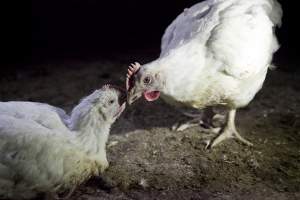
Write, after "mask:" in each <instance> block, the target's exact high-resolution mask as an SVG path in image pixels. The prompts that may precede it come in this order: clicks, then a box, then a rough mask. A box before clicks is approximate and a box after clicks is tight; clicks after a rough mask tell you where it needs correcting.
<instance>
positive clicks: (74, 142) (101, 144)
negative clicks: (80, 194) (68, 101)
mask: <svg viewBox="0 0 300 200" xmlns="http://www.w3.org/2000/svg"><path fill="white" fill-rule="evenodd" d="M121 99H122V98H121V92H120V91H119V90H118V89H115V88H113V87H111V86H108V85H106V86H104V87H103V88H101V89H100V90H96V91H95V92H94V93H92V94H91V95H89V96H87V97H86V98H84V99H83V100H82V101H81V102H80V104H79V105H77V106H76V107H75V108H74V109H73V111H72V114H71V116H70V117H69V116H68V115H66V114H65V112H64V111H63V110H61V109H59V108H56V107H53V106H50V105H47V104H41V103H33V102H1V103H0V199H2V198H5V199H7V198H8V199H29V198H33V197H35V196H36V195H38V194H40V193H47V194H49V195H55V194H56V193H57V192H60V191H64V190H72V189H73V188H75V187H76V186H77V185H79V184H80V183H82V182H83V181H85V180H87V179H88V178H89V177H91V176H96V175H99V173H100V172H102V171H103V170H105V169H106V168H107V167H108V162H107V158H106V150H105V144H106V142H107V138H108V135H109V131H110V127H111V125H112V123H113V122H114V121H115V120H116V119H117V118H118V117H119V116H120V114H121V113H122V111H123V110H124V108H125V103H123V104H122V105H121V103H120V101H121ZM123 100H124V99H123Z"/></svg>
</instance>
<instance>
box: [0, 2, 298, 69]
mask: <svg viewBox="0 0 300 200" xmlns="http://www.w3.org/2000/svg"><path fill="white" fill-rule="evenodd" d="M197 2H199V0H181V1H180V0H162V1H150V0H149V1H142V0H140V1H138V0H131V1H130V0H123V1H121V0H120V1H114V0H111V1H101V0H60V1H59V0H32V1H31V2H29V1H26V2H25V1H11V2H10V5H3V6H1V7H2V9H4V11H5V14H3V17H2V20H3V23H2V33H4V36H2V39H3V42H2V45H1V47H2V49H3V52H4V53H2V55H3V58H2V59H1V61H2V62H1V63H3V64H2V66H12V65H14V66H18V67H22V66H24V65H28V64H33V63H36V62H47V61H49V60H53V59H68V58H74V57H76V58H84V57H87V56H88V57H90V56H95V57H96V56H98V55H109V54H113V53H116V52H118V53H122V52H124V53H127V52H130V51H132V50H142V49H153V50H154V51H155V52H159V49H160V40H161V36H162V34H163V33H164V30H165V28H166V27H167V26H168V25H169V24H170V23H171V22H172V20H173V19H174V18H175V17H176V16H177V15H178V14H180V13H181V12H182V11H183V9H184V8H186V7H190V6H192V5H193V4H195V3H197ZM279 2H280V3H281V4H282V6H283V9H284V18H283V27H282V28H281V29H279V30H278V36H279V40H280V43H281V46H282V47H281V49H280V51H279V52H278V53H277V54H276V56H275V62H276V63H277V64H279V65H281V66H283V68H285V69H287V70H294V69H296V68H297V66H296V65H294V64H293V65H289V66H288V67H287V64H290V63H296V62H297V60H298V59H297V57H298V55H297V54H298V53H297V42H298V41H297V34H296V32H297V29H298V26H299V24H300V23H299V22H298V18H299V17H298V13H297V12H296V8H297V1H288V0H281V1H279Z"/></svg>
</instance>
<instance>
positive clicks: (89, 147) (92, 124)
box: [69, 104, 111, 156]
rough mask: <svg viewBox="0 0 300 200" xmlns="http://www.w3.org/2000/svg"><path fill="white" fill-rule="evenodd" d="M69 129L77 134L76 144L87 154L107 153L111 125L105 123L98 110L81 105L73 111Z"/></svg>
mask: <svg viewBox="0 0 300 200" xmlns="http://www.w3.org/2000/svg"><path fill="white" fill-rule="evenodd" d="M69 127H70V129H71V130H72V131H73V132H74V134H75V138H76V139H75V140H76V143H77V144H78V145H80V146H81V147H82V148H83V150H84V151H85V152H86V153H87V154H89V155H91V156H94V155H98V154H101V155H102V154H103V153H105V145H106V142H107V139H108V135H109V131H110V127H111V123H109V122H106V121H105V119H104V118H103V116H101V114H100V113H99V111H98V109H96V108H93V107H92V106H88V105H80V104H79V105H78V106H76V107H75V108H74V109H73V111H72V115H71V121H70V124H69Z"/></svg>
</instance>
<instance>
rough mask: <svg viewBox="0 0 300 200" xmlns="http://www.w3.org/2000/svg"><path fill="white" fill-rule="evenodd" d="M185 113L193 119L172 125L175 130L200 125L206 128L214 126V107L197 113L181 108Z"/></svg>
mask: <svg viewBox="0 0 300 200" xmlns="http://www.w3.org/2000/svg"><path fill="white" fill-rule="evenodd" d="M181 112H182V113H183V115H185V116H187V117H190V118H192V119H191V120H188V121H186V122H184V123H181V124H180V123H176V124H174V125H173V126H172V130H173V131H179V132H180V131H184V130H186V129H189V128H192V127H196V126H200V127H203V128H204V129H206V130H209V129H211V128H212V127H213V126H212V118H213V116H214V112H213V110H212V108H207V109H206V110H204V111H199V110H198V112H197V113H194V112H189V111H183V110H181Z"/></svg>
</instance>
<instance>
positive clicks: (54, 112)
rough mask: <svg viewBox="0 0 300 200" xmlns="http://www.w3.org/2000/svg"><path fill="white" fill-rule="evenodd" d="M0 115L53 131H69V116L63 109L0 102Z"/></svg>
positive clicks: (31, 103) (38, 104)
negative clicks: (26, 121) (36, 124)
mask: <svg viewBox="0 0 300 200" xmlns="http://www.w3.org/2000/svg"><path fill="white" fill-rule="evenodd" d="M0 114H2V115H7V116H12V117H16V118H18V119H30V120H33V121H35V122H36V123H38V124H40V125H42V126H45V127H47V128H49V129H53V130H57V131H58V130H61V131H63V132H65V131H67V130H68V128H67V125H68V122H69V116H68V115H67V114H66V113H65V111H64V110H62V109H61V108H57V107H54V106H50V105H48V104H43V103H34V102H19V101H18V102H14V101H11V102H0Z"/></svg>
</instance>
